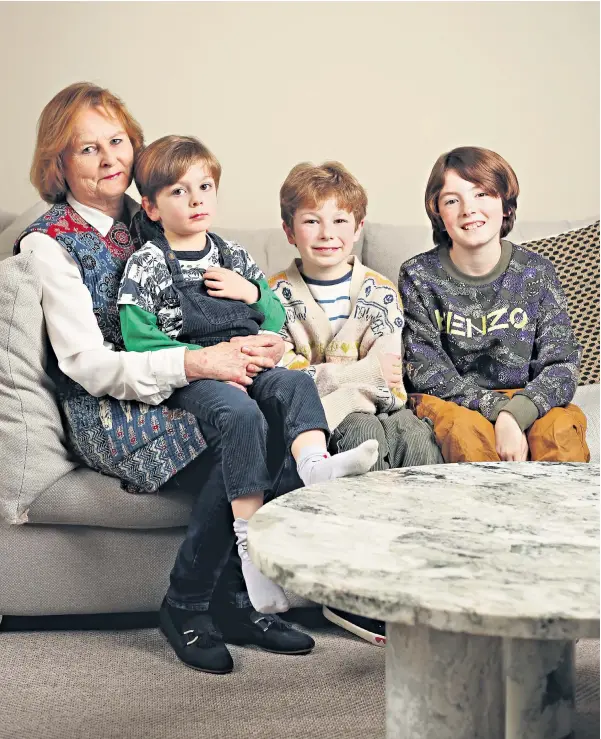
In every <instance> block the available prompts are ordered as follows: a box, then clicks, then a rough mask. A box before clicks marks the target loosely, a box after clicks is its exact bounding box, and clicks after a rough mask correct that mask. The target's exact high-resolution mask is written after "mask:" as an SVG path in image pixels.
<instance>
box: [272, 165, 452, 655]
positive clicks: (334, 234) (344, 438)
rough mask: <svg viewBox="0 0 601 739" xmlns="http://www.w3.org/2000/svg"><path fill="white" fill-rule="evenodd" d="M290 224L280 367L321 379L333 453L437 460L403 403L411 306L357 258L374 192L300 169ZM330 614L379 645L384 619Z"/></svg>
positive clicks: (275, 279) (286, 210)
mask: <svg viewBox="0 0 601 739" xmlns="http://www.w3.org/2000/svg"><path fill="white" fill-rule="evenodd" d="M280 208H281V214H282V221H283V223H282V225H283V228H284V231H285V232H286V236H287V237H288V241H289V242H290V243H291V244H293V245H294V246H296V247H297V249H298V251H299V253H300V259H295V260H294V261H293V262H292V264H291V265H290V266H289V267H288V268H287V269H286V270H285V271H284V272H280V273H278V274H276V275H273V276H272V277H271V278H270V279H269V286H270V287H271V289H272V290H273V291H274V292H275V293H276V295H277V296H278V297H279V299H280V301H281V302H282V304H283V306H284V308H285V309H286V324H285V325H284V328H283V329H282V332H281V334H282V336H283V338H284V341H285V342H286V350H287V351H286V353H285V354H284V356H283V357H282V360H281V362H280V364H281V365H283V366H285V367H288V368H289V369H296V370H301V371H303V372H306V373H307V374H309V375H310V376H311V377H313V379H314V380H315V383H316V385H317V390H318V392H319V396H320V398H321V401H322V403H323V406H324V410H325V413H326V419H327V422H328V425H329V427H330V430H331V431H332V437H331V441H330V445H331V448H330V450H331V451H333V452H342V451H346V450H349V449H353V448H354V447H356V446H358V445H359V444H361V443H362V442H363V441H365V440H367V439H377V440H378V442H379V450H380V453H379V458H378V461H377V462H376V464H375V465H374V466H373V467H372V470H384V469H388V468H390V467H404V466H409V465H422V464H437V463H439V462H442V461H443V460H442V456H441V454H440V451H439V449H438V446H437V444H436V441H435V438H434V434H433V432H432V428H431V424H428V423H427V422H424V421H423V420H420V419H418V418H417V417H416V416H415V415H414V414H413V413H412V412H411V411H410V410H408V409H407V408H406V407H405V402H406V400H407V394H406V392H405V388H404V387H403V370H402V332H403V326H404V319H403V307H402V303H401V299H400V296H399V294H398V292H397V289H396V287H395V286H394V284H393V283H392V282H391V281H390V280H388V279H387V278H386V277H384V276H383V275H381V274H379V273H377V272H374V271H373V270H370V269H368V268H367V267H365V266H364V265H363V264H361V262H360V261H359V259H358V258H357V256H354V255H351V252H352V249H353V245H354V244H355V243H356V242H357V241H358V240H359V237H360V235H361V229H362V227H363V221H364V218H365V212H366V209H367V195H366V193H365V190H364V189H363V187H362V186H361V185H360V184H359V182H357V180H356V179H355V178H354V177H353V175H351V173H350V172H348V171H347V170H346V169H345V168H344V167H343V166H342V164H340V163H339V162H325V163H324V164H322V165H321V166H314V165H312V164H310V163H303V164H298V165H297V166H296V167H294V168H293V169H292V170H291V171H290V173H289V174H288V177H287V178H286V180H285V182H284V184H283V185H282V188H281V190H280ZM324 615H325V616H326V618H328V619H330V620H331V621H334V622H335V623H338V624H339V625H342V626H344V628H347V629H348V630H349V631H352V632H353V633H356V634H358V635H359V636H362V637H363V638H365V639H367V640H368V641H371V642H372V643H374V644H381V645H384V644H385V637H384V629H383V624H381V622H377V621H374V620H373V619H364V618H362V617H359V616H354V615H351V614H346V613H344V612H342V611H337V610H336V609H330V608H324Z"/></svg>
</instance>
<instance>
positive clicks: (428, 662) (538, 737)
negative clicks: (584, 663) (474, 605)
mask: <svg viewBox="0 0 601 739" xmlns="http://www.w3.org/2000/svg"><path fill="white" fill-rule="evenodd" d="M386 637H387V640H386V690H387V696H386V700H387V711H386V737H387V739H567V738H568V737H571V726H572V714H573V710H574V644H573V643H572V642H566V641H538V640H526V639H503V638H501V637H487V636H473V635H470V634H461V633H450V632H445V631H437V630H434V629H430V628H428V627H427V626H405V625H401V624H394V623H388V624H386Z"/></svg>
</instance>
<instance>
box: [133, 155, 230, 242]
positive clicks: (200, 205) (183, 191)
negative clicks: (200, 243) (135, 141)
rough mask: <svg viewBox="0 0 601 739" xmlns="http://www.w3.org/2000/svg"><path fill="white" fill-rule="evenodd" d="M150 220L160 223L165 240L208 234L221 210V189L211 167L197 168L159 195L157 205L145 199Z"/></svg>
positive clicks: (194, 167)
mask: <svg viewBox="0 0 601 739" xmlns="http://www.w3.org/2000/svg"><path fill="white" fill-rule="evenodd" d="M142 206H143V207H144V210H145V211H146V213H147V215H148V217H149V218H150V219H151V220H153V221H160V222H161V224H162V226H163V229H164V231H165V236H166V238H167V240H168V241H170V236H171V237H173V236H175V237H177V238H180V239H181V238H187V237H193V236H196V235H197V234H199V233H206V231H208V230H209V228H210V227H211V223H212V221H213V218H214V216H215V213H216V210H217V188H216V187H215V180H214V179H213V177H212V176H211V173H210V172H209V170H208V169H207V167H206V166H205V165H204V164H202V163H201V162H197V163H196V164H193V165H192V166H191V167H190V169H188V171H187V172H186V173H185V174H184V175H183V176H182V177H180V179H179V180H178V181H177V182H176V183H174V184H173V185H170V186H169V187H165V188H163V189H162V190H160V191H159V192H158V193H157V196H156V203H155V204H153V203H151V202H149V200H148V198H142Z"/></svg>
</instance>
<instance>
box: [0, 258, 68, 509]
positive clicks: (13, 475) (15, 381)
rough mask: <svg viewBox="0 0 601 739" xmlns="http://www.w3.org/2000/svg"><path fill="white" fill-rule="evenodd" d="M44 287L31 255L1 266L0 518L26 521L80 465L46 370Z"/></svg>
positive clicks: (7, 261) (6, 261)
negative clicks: (45, 496)
mask: <svg viewBox="0 0 601 739" xmlns="http://www.w3.org/2000/svg"><path fill="white" fill-rule="evenodd" d="M41 298H42V287H41V282H40V279H39V276H38V275H37V272H36V270H35V266H34V262H33V259H32V257H31V254H26V255H19V256H18V257H11V258H10V259H5V260H4V261H3V262H2V263H0V389H1V397H2V402H1V403H0V439H2V447H3V448H2V454H3V460H4V463H5V466H4V469H3V475H2V481H1V482H0V518H1V519H4V520H6V521H8V522H9V523H23V522H24V521H25V520H26V519H27V510H28V508H29V506H30V505H31V503H32V502H33V501H34V500H35V499H36V498H37V497H38V495H39V494H40V493H41V492H42V491H43V490H45V489H46V488H48V487H50V486H51V485H53V484H54V483H55V482H56V481H57V480H58V479H59V478H61V477H62V476H63V475H65V474H67V473H68V472H70V471H71V470H72V469H74V468H75V467H76V462H75V461H73V460H72V459H70V457H69V455H68V453H67V449H66V447H65V439H64V434H63V429H62V424H61V418H60V414H59V410H58V406H57V404H56V402H55V399H54V387H53V383H52V381H51V380H50V378H49V377H48V375H47V374H46V372H45V371H44V366H45V360H46V350H47V340H46V329H45V324H44V317H43V313H42V306H41Z"/></svg>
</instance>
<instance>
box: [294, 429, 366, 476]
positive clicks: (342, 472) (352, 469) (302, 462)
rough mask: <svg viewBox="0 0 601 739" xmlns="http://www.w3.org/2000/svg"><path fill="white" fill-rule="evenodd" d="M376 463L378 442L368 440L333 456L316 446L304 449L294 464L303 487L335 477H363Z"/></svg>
mask: <svg viewBox="0 0 601 739" xmlns="http://www.w3.org/2000/svg"><path fill="white" fill-rule="evenodd" d="M377 461H378V441H377V439H368V440H367V441H364V442H363V444H359V446H358V447H356V448H355V449H350V450H349V451H348V452H339V453H338V454H334V455H333V456H330V454H328V452H326V451H324V450H323V448H321V447H318V446H309V447H305V448H304V449H303V450H302V452H301V454H300V457H299V459H298V461H297V463H296V469H297V472H298V476H299V477H300V479H301V480H302V481H303V483H304V484H305V485H314V484H315V483H318V482H327V481H328V480H334V479H335V478H336V477H350V476H352V475H364V474H365V473H366V472H369V471H370V469H371V468H372V467H373V466H374V464H375V463H376V462H377Z"/></svg>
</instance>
